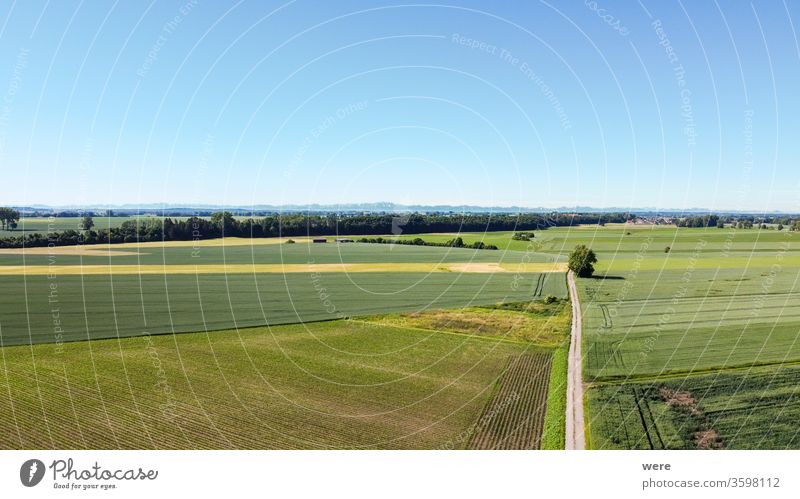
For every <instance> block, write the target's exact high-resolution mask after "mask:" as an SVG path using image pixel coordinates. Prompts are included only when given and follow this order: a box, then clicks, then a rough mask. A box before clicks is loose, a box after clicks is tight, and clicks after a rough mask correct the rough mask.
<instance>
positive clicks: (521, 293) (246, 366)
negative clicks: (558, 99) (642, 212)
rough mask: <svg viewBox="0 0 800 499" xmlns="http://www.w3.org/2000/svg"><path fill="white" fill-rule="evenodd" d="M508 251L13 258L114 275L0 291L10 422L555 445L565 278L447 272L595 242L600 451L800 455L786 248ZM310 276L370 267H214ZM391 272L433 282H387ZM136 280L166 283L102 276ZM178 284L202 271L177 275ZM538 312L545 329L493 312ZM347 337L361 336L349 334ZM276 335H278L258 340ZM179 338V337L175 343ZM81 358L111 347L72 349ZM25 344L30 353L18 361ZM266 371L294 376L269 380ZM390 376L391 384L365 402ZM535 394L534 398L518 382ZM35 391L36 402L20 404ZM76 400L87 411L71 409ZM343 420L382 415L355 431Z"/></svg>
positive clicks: (201, 433)
mask: <svg viewBox="0 0 800 499" xmlns="http://www.w3.org/2000/svg"><path fill="white" fill-rule="evenodd" d="M511 236H512V233H511V232H497V233H485V234H482V233H474V234H461V237H463V239H464V242H465V243H467V244H469V243H471V242H474V241H479V240H481V241H483V242H484V243H486V244H495V245H497V246H498V247H499V248H500V250H499V251H486V250H467V249H454V248H442V247H418V246H406V245H379V244H338V245H337V244H327V245H313V244H295V245H287V244H268V243H269V242H270V241H267V240H254V244H249V243H247V244H242V243H241V241H239V242H238V243H236V244H234V241H233V240H229V241H228V243H226V242H225V240H217V241H215V242H213V243H208V242H205V243H204V244H203V245H200V246H197V247H193V245H192V244H191V242H184V243H180V244H178V243H176V244H172V243H168V244H165V245H147V244H145V245H135V244H134V245H122V246H116V247H115V246H111V247H104V248H105V249H106V250H109V249H110V250H111V253H108V252H106V253H92V252H83V253H75V252H74V251H73V252H72V253H71V254H70V252H69V251H68V250H67V251H64V252H61V253H58V254H55V255H48V254H46V252H41V251H40V252H39V254H36V252H27V253H25V254H22V253H20V252H0V266H6V268H12V267H11V266H25V268H32V266H34V267H36V268H42V267H47V266H48V265H59V266H61V265H63V266H77V268H80V266H87V265H106V266H111V268H110V270H108V272H107V273H106V274H102V272H101V273H100V274H99V275H98V274H93V275H88V274H87V275H80V273H79V272H78V275H74V274H73V275H57V276H55V277H53V278H49V277H48V276H46V275H25V274H24V273H17V274H16V275H0V285H2V286H3V289H4V292H3V293H2V296H0V339H1V340H2V341H3V345H5V348H3V349H2V350H0V351H2V353H3V355H4V361H3V362H4V366H6V369H5V370H4V374H3V375H4V376H5V378H3V379H5V383H6V384H7V385H8V388H4V387H2V386H0V393H9V394H10V396H9V399H8V400H9V401H16V400H19V404H17V405H16V406H14V407H13V408H11V407H9V405H8V404H6V405H5V406H4V407H6V408H5V409H4V410H7V411H11V413H9V414H4V416H5V417H6V419H7V420H9V418H14V417H17V418H18V419H17V421H27V420H33V421H40V422H41V421H42V420H43V419H47V420H48V421H49V420H50V419H51V416H50V414H49V413H48V411H56V412H57V411H62V410H67V409H69V410H70V411H73V412H74V411H77V410H78V408H79V407H82V406H84V405H86V406H87V407H91V408H92V416H91V417H90V416H89V415H88V414H86V415H85V414H84V413H82V412H79V413H77V415H76V414H75V413H73V414H71V415H70V414H60V413H55V412H54V414H53V415H52V420H53V421H61V420H63V421H69V422H70V423H69V424H71V425H72V426H69V425H67V426H68V427H70V428H72V429H73V431H72V433H73V434H74V431H75V428H76V427H80V430H81V431H83V432H84V433H87V432H88V433H89V434H90V435H91V438H89V439H87V444H86V445H87V446H90V447H91V446H99V447H118V446H128V447H138V446H141V447H145V448H147V447H153V446H156V447H158V446H167V447H170V446H174V447H179V448H184V447H189V448H191V447H195V446H199V447H204V446H205V447H211V448H225V447H241V448H250V447H253V448H260V447H279V448H306V447H309V448H318V447H326V448H327V447H370V448H371V447H377V448H439V447H442V448H449V447H453V448H517V447H545V448H558V447H560V446H562V445H563V421H564V416H563V404H564V400H565V398H564V384H563V380H564V379H565V378H566V353H565V349H564V345H565V343H564V341H565V338H566V337H565V336H560V335H561V334H563V333H560V331H562V330H563V328H565V327H568V316H563V315H559V314H555V315H552V314H551V315H548V312H547V310H546V309H542V308H541V307H542V305H536V303H539V302H538V300H541V299H543V298H545V297H546V296H548V295H552V296H554V297H557V298H561V299H563V298H566V296H567V291H566V287H565V281H564V276H563V274H561V273H547V274H544V273H536V272H527V273H518V272H515V271H507V270H506V271H502V272H494V271H492V272H485V273H484V272H461V271H453V270H452V269H453V267H448V266H449V265H461V264H465V265H466V264H469V265H474V266H476V268H480V266H481V265H506V266H507V267H508V266H513V265H521V264H524V263H548V262H564V261H565V259H566V255H567V254H568V253H569V251H570V250H571V249H572V248H573V247H574V246H575V245H576V244H586V245H588V246H590V247H592V248H593V249H594V250H595V251H596V252H597V254H598V258H599V263H598V265H597V271H596V275H595V277H594V278H590V279H579V280H578V285H579V293H580V296H581V306H582V310H583V315H584V321H583V322H584V331H583V341H584V345H583V351H584V381H585V382H586V383H587V388H588V391H587V413H586V417H587V421H586V423H587V431H588V433H589V435H588V437H589V438H590V441H589V445H590V446H591V447H593V448H781V449H782V448H798V447H800V439H798V438H796V437H795V433H796V430H794V429H792V428H791V426H792V421H793V420H796V416H797V415H798V413H800V401H798V400H797V397H796V393H795V388H794V386H796V384H797V381H798V378H797V376H798V375H797V372H800V367H796V365H800V341H798V336H800V312H798V305H800V294H799V293H798V291H799V290H800V286H798V282H800V243H798V242H797V237H798V236H797V233H794V232H788V231H777V230H759V229H752V230H734V229H730V228H725V229H716V228H709V229H686V228H681V229H678V228H675V227H671V226H657V227H654V226H607V227H596V226H587V227H573V228H553V229H548V230H546V231H536V236H535V238H534V240H533V241H530V242H528V241H514V240H512V239H511ZM400 237H401V238H415V237H422V238H423V239H424V240H426V241H439V242H444V241H447V240H449V239H451V238H452V237H454V236H453V235H452V234H422V235H402V236H400ZM667 248H669V249H668V250H667ZM115 252H121V253H115ZM311 262H313V263H314V264H319V265H327V264H339V263H344V264H359V265H362V264H363V265H375V269H376V270H375V271H366V272H320V273H311V272H295V273H282V272H251V273H228V274H225V273H223V272H219V271H217V272H210V271H207V270H202V269H204V268H205V269H210V268H213V266H215V265H220V266H222V265H249V264H254V265H260V264H264V265H276V264H279V265H302V264H308V263H311ZM387 264H389V265H391V264H431V265H437V266H439V267H437V268H438V269H439V270H437V271H435V272H408V271H389V270H387V268H386V267H385V266H386V265H387ZM138 265H142V266H145V265H147V266H163V269H164V271H163V273H158V272H157V273H155V274H147V275H144V274H142V275H131V274H124V273H116V274H115V273H114V272H113V267H114V266H119V268H120V269H122V268H123V266H128V268H130V266H138ZM179 265H197V266H198V267H197V269H198V271H197V273H193V274H190V275H185V274H173V273H170V271H169V269H170V266H179ZM442 265H443V266H444V267H441V266H442ZM142 268H144V267H142ZM148 268H150V267H148ZM508 268H511V267H508ZM377 269H382V270H380V271H378V270H377ZM54 286H55V288H54ZM54 299H55V302H54V301H53V300H54ZM531 301H533V303H534V306H535V307H539V309H537V310H533V309H531V310H529V311H524V310H521V309H519V306H517V305H507V306H503V307H500V306H497V304H499V303H507V304H511V303H524V304H530V303H531ZM535 307H534V308H535ZM54 314H57V317H56V316H55V315H54ZM515 314H523V315H515ZM525 314H527V315H525ZM343 317H352V318H355V320H349V321H342V320H337V319H341V318H343ZM565 317H566V319H565ZM316 321H327V322H316ZM292 323H303V324H298V325H291V324H292ZM265 324H269V325H271V326H272V327H269V328H263V327H261V328H259V327H257V326H263V325H265ZM281 324H288V325H281ZM251 326H255V327H254V328H251V329H243V328H245V327H251ZM237 328H238V329H237ZM225 330H228V331H225ZM198 331H199V332H200V333H199V334H197V333H196V334H190V333H192V332H198ZM531 331H533V332H534V333H533V334H532V333H531ZM173 332H180V333H187V334H180V335H171V334H163V335H162V333H173ZM205 332H208V333H205ZM329 335H330V338H329V337H328V336H329ZM127 337H131V338H127ZM90 338H110V339H107V340H103V341H93V342H81V341H78V342H73V343H66V344H64V345H61V344H60V343H61V342H63V341H70V340H85V339H90ZM28 343H41V344H38V345H35V346H34V347H33V350H31V348H30V347H15V346H11V345H25V344H28ZM150 345H153V346H152V348H151V346H150ZM288 345H291V348H290V347H289V346H288ZM341 345H346V348H340V346H341ZM295 347H296V349H295ZM359 348H362V349H359ZM153 349H155V351H156V352H157V355H156V357H158V359H159V362H161V363H163V365H164V366H165V367H164V371H165V372H166V373H168V375H167V376H166V377H167V379H168V380H170V382H171V383H174V385H173V386H175V387H176V388H174V391H175V392H176V393H178V394H180V395H178V394H176V395H175V397H176V399H177V400H176V403H177V406H178V407H180V408H181V409H182V410H183V411H185V412H182V413H181V417H180V418H179V419H178V421H180V423H179V424H178V426H179V427H180V429H179V433H181V432H182V433H181V434H180V436H177V435H178V434H176V433H175V431H176V427H175V426H174V424H175V421H170V422H165V421H164V420H163V419H164V418H158V417H157V416H154V417H150V416H144V415H142V414H140V413H139V412H137V411H139V409H136V407H138V406H139V405H141V406H142V407H153V405H152V404H155V403H156V402H157V401H158V399H159V397H161V398H163V394H162V393H161V392H159V391H158V390H157V389H156V390H154V389H153V380H152V379H151V378H148V377H147V376H151V377H152V376H155V375H156V374H155V372H157V371H158V370H157V369H156V370H154V369H153V368H152V366H151V365H150V364H148V362H151V361H152V359H148V358H147V357H146V355H145V354H146V353H147V352H152V351H154V350H153ZM276 352H282V353H281V355H283V354H285V358H284V359H283V360H281V361H279V360H275V359H276V358H277V357H280V355H278V354H277V353H276ZM553 352H556V354H555V356H554V355H553ZM341 356H344V357H345V358H347V359H349V360H347V361H345V360H343V358H342V357H341ZM295 359H302V361H298V362H295ZM307 365H313V366H314V369H310V368H308V369H307V368H306V366H307ZM342 365H347V366H348V368H347V369H340V367H341V366H342ZM166 366H168V367H166ZM480 366H482V367H480ZM148 369H149V370H150V371H154V372H149V373H148V372H147V370H148ZM272 369H274V371H273V370H272ZM434 372H435V373H437V374H436V376H432V374H431V373H434ZM131 373H133V374H131ZM264 373H269V374H270V376H267V375H265V374H264ZM412 373H413V374H412ZM467 373H468V374H467ZM525 373H527V374H525ZM551 373H552V375H551ZM273 374H274V376H272V375H273ZM379 374H380V375H379ZM384 375H385V376H394V375H396V376H398V377H399V378H401V379H402V382H398V383H394V382H391V383H384V381H381V382H380V383H382V384H380V387H381V388H375V387H373V388H374V389H372V388H371V389H370V390H364V391H361V390H360V388H359V389H356V388H354V387H362V386H364V385H368V384H369V383H370V382H371V381H369V380H375V379H383V380H385V378H381V377H380V376H384ZM473 376H474V377H473ZM525 379H529V380H535V381H534V382H532V383H531V382H529V383H523V384H520V383H521V381H520V380H525ZM32 380H33V381H32ZM36 380H38V385H37V381H36ZM331 380H333V381H331ZM462 380H463V381H464V382H465V383H466V384H465V385H462V384H461V382H462ZM467 380H470V381H469V382H468V383H467ZM26 383H27V384H28V385H30V384H31V383H32V384H33V386H38V387H39V388H38V391H39V392H41V393H40V394H37V393H36V391H32V392H30V393H27V394H21V393H19V391H23V390H24V389H23V388H22V386H25V384H26ZM66 385H69V386H68V387H67V386H66ZM467 385H468V386H467ZM370 386H371V385H370ZM201 387H202V388H201ZM343 387H350V388H351V390H350V391H348V390H346V389H345V388H343ZM442 387H446V388H442ZM206 389H208V391H206ZM70 393H72V394H73V395H72V396H73V397H82V398H81V399H80V401H79V402H80V404H79V405H76V406H75V409H70V408H69V406H70V395H69V394H70ZM283 393H287V394H289V395H288V396H287V397H286V398H284V397H283V396H282V395H281V394H283ZM445 394H446V395H445ZM519 394H524V396H523V397H521V398H517V395H519ZM512 395H513V396H512ZM89 399H90V400H92V401H93V402H92V403H89V402H88V400H89ZM107 400H110V402H106V401H107ZM293 400H303V403H301V404H295V403H294V402H293ZM410 400H417V401H418V402H417V403H410V402H409V401H410ZM217 401H220V402H219V403H218V402H217ZM545 401H546V403H545ZM162 403H163V401H162ZM92 404H94V405H92ZM98 404H100V405H98ZM102 404H106V407H105V408H103V407H101V406H102ZM148 404H151V405H148ZM268 404H272V406H270V407H268V406H267V405H268ZM314 404H316V405H314ZM42 407H45V409H43V408H42ZM350 407H352V408H356V409H357V410H361V411H363V413H362V414H370V415H372V416H370V417H368V418H366V419H364V421H366V422H364V421H359V422H360V423H364V424H363V425H361V426H359V424H352V423H353V421H352V419H348V418H349V417H350V416H352V414H350V413H347V411H346V409H347V408H350ZM387 407H390V408H398V407H402V408H403V409H398V410H397V411H395V410H389V411H387V410H386V408H387ZM498 409H502V410H503V411H508V412H506V413H502V414H501V412H502V411H499V410H498ZM15 411H21V412H20V413H19V414H22V415H23V416H19V415H16V416H15ZM25 411H28V412H25ZM381 411H383V412H381ZM140 412H141V411H140ZM106 413H108V414H110V415H111V416H109V417H105V414H106ZM343 413H347V414H350V416H347V417H345V416H342V414H343ZM378 414H382V415H383V416H384V417H386V418H388V419H386V420H381V418H380V417H378ZM386 414H391V416H386ZM498 414H500V415H499V416H498ZM513 414H529V415H534V416H533V417H531V418H529V419H528V420H526V421H529V422H532V423H533V424H532V425H527V424H522V423H519V422H515V421H516V420H515V419H514V418H515V417H516V416H513V417H512V416H511V415H513ZM487 415H490V416H491V417H489V418H487V417H486V416H487ZM251 416H252V417H251ZM99 417H105V419H106V426H109V427H114V426H115V425H116V424H117V422H119V424H120V425H121V426H123V427H124V426H125V424H124V422H125V421H128V422H132V424H135V425H138V427H140V430H139V431H138V433H136V435H133V434H129V433H130V431H131V430H130V428H128V429H120V430H119V432H120V435H119V436H111V437H109V434H108V432H106V431H105V430H104V431H100V432H99V433H98V434H93V433H91V430H89V429H88V424H89V423H90V422H91V421H95V419H93V418H99ZM25 418H29V419H25ZM30 418H32V419H30ZM37 418H38V419H37ZM84 418H88V419H84ZM154 418H155V419H158V421H156V420H155V419H154ZM292 418H294V420H295V421H294V422H292ZM393 418H394V419H393ZM225 421H233V422H235V424H233V423H232V424H230V425H227V424H225V423H224V422H225ZM248 421H249V422H250V423H249V424H246V423H247V422H248ZM621 423H623V424H621ZM18 425H20V426H17V429H18V431H17V433H18V434H17V435H16V436H14V435H13V434H11V433H9V434H8V435H7V436H4V437H0V442H2V446H7V447H26V446H43V447H58V446H60V445H66V444H65V443H64V442H66V441H68V440H69V438H70V437H69V436H68V435H67V434H65V433H59V431H60V430H57V431H55V433H53V431H54V430H49V431H50V433H48V434H42V436H33V432H32V430H30V431H25V429H24V423H22V422H19V423H18ZM48 425H49V423H48ZM51 426H55V425H51ZM292 428H294V429H295V430H294V433H293V430H292ZM302 428H304V429H305V430H301V429H302ZM512 428H513V429H516V431H511V430H510V429H512ZM559 428H560V431H559ZM13 429H14V427H13V426H12V427H10V429H9V430H8V431H10V430H13ZM362 430H363V431H362ZM65 431H66V430H65ZM114 431H117V430H116V429H115V430H114ZM303 431H306V433H304V434H307V436H306V437H303V436H302V435H300V433H302V432H303ZM478 433H480V435H478ZM148 434H151V435H152V436H154V437H153V438H152V440H149V438H150V437H148V436H147V435H148ZM166 434H170V435H172V436H171V437H169V438H167V437H166V436H165V435H166ZM245 434H247V435H252V438H250V437H248V438H250V440H248V438H245V436H244V435H245ZM104 438H105V439H106V440H103V439H104ZM42 439H43V440H42ZM65 439H66V440H65ZM176 439H177V440H176ZM101 441H102V442H104V443H100V442H101ZM153 442H163V444H154V443H153ZM72 443H73V445H76V446H78V447H80V446H82V445H81V444H76V443H75V442H74V441H72Z"/></svg>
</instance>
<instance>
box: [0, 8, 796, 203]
mask: <svg viewBox="0 0 800 499" xmlns="http://www.w3.org/2000/svg"><path fill="white" fill-rule="evenodd" d="M598 9H603V11H602V13H600V12H599V10H598ZM0 13H1V14H0V15H2V17H3V21H2V23H1V24H0V40H1V41H2V44H0V58H2V61H4V62H3V64H2V66H0V103H2V105H1V106H0V165H2V170H3V179H4V181H3V182H2V184H0V204H3V205H19V206H29V205H35V204H46V205H52V206H63V205H75V206H82V205H124V204H134V205H136V204H138V205H145V204H153V203H159V204H161V203H164V204H184V205H192V204H194V205H215V204H217V205H228V206H237V205H238V206H252V205H260V204H272V205H309V204H322V205H336V204H357V203H359V202H367V203H368V202H369V201H363V200H365V199H367V200H369V199H381V200H389V201H381V202H394V203H398V204H404V205H473V206H521V207H545V208H548V207H551V208H556V207H567V206H591V207H597V208H603V207H628V208H630V209H632V210H635V209H636V208H637V207H653V208H656V209H664V210H668V209H674V210H681V209H685V210H688V209H692V208H702V209H708V210H711V211H725V210H734V209H735V210H742V211H753V212H777V211H783V212H800V195H799V193H800V169H798V168H797V165H798V164H799V163H800V161H799V160H800V144H798V143H797V140H796V138H797V137H798V136H800V124H799V123H798V121H797V120H796V119H795V118H794V117H795V116H797V114H798V110H800V96H798V94H797V92H796V88H798V87H800V64H798V63H800V47H799V46H798V41H797V36H796V33H795V31H794V28H793V26H794V25H798V23H793V22H792V19H793V18H796V17H797V16H798V13H800V6H798V5H789V4H787V3H784V2H782V1H777V0H776V1H771V2H766V3H758V4H751V3H745V4H735V5H724V6H723V5H719V4H717V3H716V2H715V3H711V4H702V5H700V4H686V3H681V4H679V8H674V7H671V6H668V5H664V4H662V3H659V2H643V3H641V4H630V3H628V2H620V1H603V2H598V3H595V2H575V3H573V4H570V5H561V4H551V3H548V2H546V1H542V2H538V3H530V4H525V5H518V4H513V3H508V4H505V3H498V4H485V3H483V2H478V1H469V0H466V1H454V2H448V3H447V5H435V6H434V5H429V6H408V5H400V4H397V3H396V2H391V1H378V2H375V1H355V0H351V1H343V2H311V1H302V0H300V1H288V2H252V3H237V4H233V5H228V4H219V3H205V2H200V1H197V0H186V1H182V2H178V3H153V4H151V5H140V4H136V3H115V4H105V3H102V2H94V1H90V2H84V3H81V2H77V1H76V2H45V1H41V2H25V3H24V4H20V3H12V4H10V5H6V6H4V7H0ZM609 16H610V17H609Z"/></svg>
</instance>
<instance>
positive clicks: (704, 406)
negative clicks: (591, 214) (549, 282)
mask: <svg viewBox="0 0 800 499" xmlns="http://www.w3.org/2000/svg"><path fill="white" fill-rule="evenodd" d="M510 236H511V233H487V234H474V235H466V236H464V240H465V242H467V243H469V242H471V241H473V240H483V241H484V242H485V243H487V244H496V245H498V246H499V247H500V248H502V249H509V250H516V251H525V250H526V249H528V250H530V251H536V252H540V253H545V254H552V255H561V256H563V255H566V254H567V253H568V252H569V251H570V250H571V249H572V248H573V247H574V246H575V245H576V244H586V245H588V246H590V247H591V248H592V249H594V250H595V251H596V252H597V254H598V258H599V264H598V265H597V272H596V277H595V278H593V279H579V280H578V285H579V291H580V295H581V306H582V309H583V314H584V331H583V341H584V345H583V351H584V379H585V381H586V382H588V386H589V390H588V400H587V408H588V411H587V421H586V422H587V428H589V435H588V438H589V444H590V446H591V447H592V448H602V449H618V448H622V449H625V448H635V449H645V448H647V449H649V448H670V449H673V448H679V449H683V448H685V449H696V448H732V449H751V448H764V449H784V448H792V449H796V448H800V438H799V437H800V434H798V430H797V429H796V420H797V416H798V414H799V413H800V400H798V392H797V384H798V377H797V376H798V374H797V373H798V372H800V370H798V368H797V367H796V366H797V365H798V364H799V363H800V240H798V238H800V234H798V233H796V232H789V231H777V230H761V229H749V230H741V229H739V230H736V229H732V228H730V227H726V228H724V229H717V228H709V229H687V228H681V229H678V228H676V227H670V226H659V227H653V226H608V227H581V228H572V229H565V228H557V229H549V230H547V231H537V232H536V237H535V238H534V240H533V241H531V242H524V241H512V240H511V239H510ZM402 237H414V236H402ZM422 237H423V238H425V239H426V240H427V239H429V236H422ZM438 237H440V238H442V239H446V237H452V236H438ZM431 238H432V236H431ZM667 247H669V250H668V251H667ZM670 394H672V396H670ZM675 394H677V395H675ZM688 400H693V401H694V402H693V403H692V404H690V405H689V406H686V405H682V404H684V403H686V401H688Z"/></svg>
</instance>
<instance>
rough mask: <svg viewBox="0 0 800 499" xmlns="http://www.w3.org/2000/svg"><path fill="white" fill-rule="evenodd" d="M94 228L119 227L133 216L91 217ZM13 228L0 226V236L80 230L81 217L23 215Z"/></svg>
mask: <svg viewBox="0 0 800 499" xmlns="http://www.w3.org/2000/svg"><path fill="white" fill-rule="evenodd" d="M92 219H93V220H94V225H95V230H97V229H109V228H111V227H119V226H120V225H122V223H123V222H125V221H126V220H135V219H136V218H135V217H92ZM17 224H18V226H17V228H16V229H14V230H3V229H1V228H0V237H8V236H20V235H23V234H28V233H30V234H33V233H36V232H38V233H40V234H47V233H48V232H61V231H64V230H81V217H53V218H47V217H27V218H26V217H23V218H20V219H19V222H17Z"/></svg>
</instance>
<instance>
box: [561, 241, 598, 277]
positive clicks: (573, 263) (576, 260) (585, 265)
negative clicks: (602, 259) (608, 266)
mask: <svg viewBox="0 0 800 499" xmlns="http://www.w3.org/2000/svg"><path fill="white" fill-rule="evenodd" d="M595 263H597V255H595V254H594V251H592V250H591V249H589V248H588V247H586V246H585V245H583V244H579V245H578V246H575V249H574V250H572V253H570V254H569V263H568V264H567V266H568V267H569V269H570V270H571V271H573V272H575V273H576V274H577V275H578V277H591V276H592V274H594V264H595Z"/></svg>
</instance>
